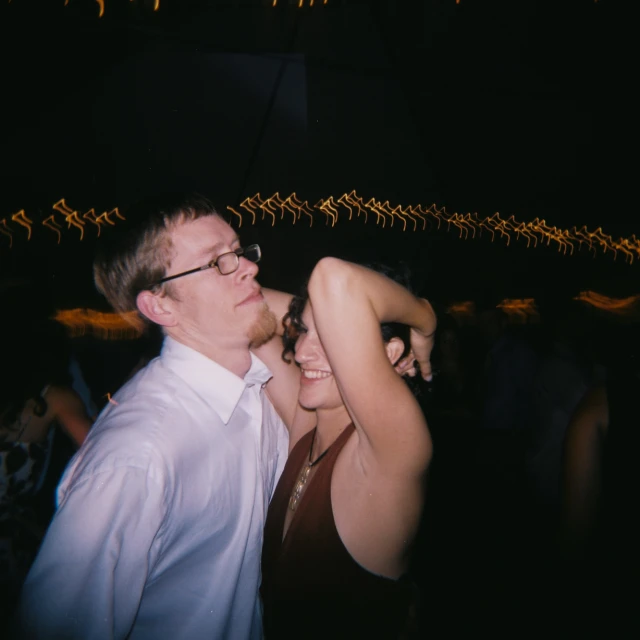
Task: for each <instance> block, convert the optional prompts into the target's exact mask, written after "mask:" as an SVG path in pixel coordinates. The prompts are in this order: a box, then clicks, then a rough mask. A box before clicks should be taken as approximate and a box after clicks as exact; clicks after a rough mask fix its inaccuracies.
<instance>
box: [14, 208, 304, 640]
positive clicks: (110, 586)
mask: <svg viewBox="0 0 640 640" xmlns="http://www.w3.org/2000/svg"><path fill="white" fill-rule="evenodd" d="M128 218H129V219H130V220H136V221H137V226H136V228H135V229H133V230H132V231H130V232H128V234H127V235H126V236H125V237H124V239H123V240H122V241H120V243H119V244H114V246H112V247H111V248H109V249H107V250H106V251H105V252H104V253H103V255H102V256H101V257H100V258H98V259H97V260H96V263H95V265H94V275H95V280H96V284H97V287H98V288H99V290H100V291H101V292H102V293H103V294H104V295H105V296H106V297H107V299H108V300H109V302H110V303H111V304H112V306H113V307H114V308H115V309H116V310H117V311H121V312H123V311H130V310H133V309H136V308H137V310H138V311H139V312H140V314H141V316H142V317H143V318H144V319H145V320H146V321H150V322H153V323H155V324H157V325H160V327H161V328H162V330H163V332H164V335H165V338H164V343H163V347H162V352H161V355H160V356H159V357H158V358H156V359H155V360H153V361H152V362H151V363H149V365H148V366H147V367H145V368H144V369H143V370H142V371H140V372H139V373H138V374H137V375H136V376H135V377H134V378H133V379H132V380H130V381H129V382H128V383H127V384H126V385H125V386H124V387H123V388H122V389H120V391H118V392H117V393H116V394H115V396H114V397H113V399H112V400H111V402H110V404H109V405H108V406H107V408H106V409H105V410H104V411H103V412H102V414H101V416H100V417H99V419H98V421H97V422H96V424H95V425H94V427H93V428H92V430H91V432H90V435H89V437H88V438H87V441H86V443H85V446H83V447H82V449H81V450H80V452H79V453H78V454H77V455H76V456H75V458H74V459H73V461H72V462H71V464H70V465H69V468H68V469H67V471H66V472H65V475H64V478H63V480H62V482H61V484H60V486H59V489H58V505H59V506H58V511H57V513H56V515H55V517H54V519H53V521H52V523H51V526H50V528H49V531H48V533H47V535H46V537H45V539H44V541H43V543H42V546H41V549H40V552H39V555H38V557H37V559H36V561H35V563H34V565H33V567H32V569H31V572H30V574H29V576H28V577H27V580H26V583H25V586H24V590H23V596H22V603H21V610H20V616H19V626H20V633H21V634H22V635H23V636H25V637H32V638H54V637H55V638H61V637H64V638H82V639H83V640H88V639H90V638H125V637H126V638H132V639H136V638H153V639H157V638H173V639H177V638H188V639H195V638H216V639H217V638H233V639H234V640H235V639H236V638H259V637H261V633H262V625H261V614H260V605H259V600H258V587H259V581H260V552H261V546H262V531H263V526H264V519H265V515H266V510H267V505H268V501H269V498H270V496H271V494H272V491H273V489H274V487H275V485H276V482H277V479H278V477H279V475H280V472H281V470H282V466H283V464H284V461H285V459H286V456H287V445H288V434H287V430H286V428H285V424H284V423H283V420H282V419H281V418H280V417H279V415H278V412H279V414H280V415H281V416H282V417H284V418H285V419H287V420H288V421H289V422H291V420H292V418H293V414H294V413H295V411H296V402H295V397H296V395H297V387H296V385H297V384H298V373H297V371H295V367H293V366H291V367H288V366H287V365H286V364H285V363H284V362H282V361H281V360H280V359H279V358H278V359H274V362H275V363H276V366H277V367H278V368H279V369H280V374H279V378H280V380H281V381H282V382H283V383H284V385H285V386H286V384H288V383H290V384H291V386H290V387H289V389H290V390H289V392H288V394H284V395H283V394H279V392H278V388H277V387H275V386H274V389H273V394H274V397H275V398H284V400H283V401H282V402H283V403H282V404H281V405H280V406H278V407H277V408H278V412H276V410H275V408H274V404H273V403H272V402H271V401H270V400H269V399H268V398H267V396H266V394H265V392H264V387H265V385H266V383H267V381H268V380H269V379H270V378H271V372H270V371H269V370H268V369H267V367H266V366H265V365H264V363H263V362H262V361H261V360H259V359H258V358H257V357H255V356H254V355H252V353H251V352H250V347H255V348H257V347H258V346H260V345H262V344H264V343H265V342H266V341H268V340H269V338H271V336H272V335H273V334H274V330H275V328H276V324H277V322H276V317H275V316H274V314H273V313H272V312H271V311H270V310H269V307H268V306H267V304H266V302H265V299H264V297H263V294H262V291H261V289H260V286H259V285H258V283H257V282H256V280H255V276H256V274H257V272H258V267H257V266H256V264H255V263H256V262H257V261H258V260H259V258H260V249H259V247H258V246H257V245H253V246H251V247H245V248H242V247H241V246H240V241H239V239H238V237H237V235H236V233H235V231H234V230H233V229H232V228H231V227H230V226H229V225H228V224H226V223H225V222H224V220H223V219H222V218H221V217H220V216H219V215H218V214H217V213H216V211H215V209H214V208H213V206H212V205H211V203H210V202H208V201H207V200H206V199H205V198H202V197H200V196H187V197H184V198H183V199H179V200H175V201H166V202H161V201H150V202H147V203H144V204H141V205H139V206H138V208H137V210H136V209H133V210H131V211H130V212H129V215H128ZM270 296H271V303H272V304H273V305H274V307H276V308H280V309H281V310H282V311H281V314H284V311H285V310H286V306H287V304H288V301H289V296H286V295H284V294H278V293H277V292H271V294H270ZM263 349H264V348H263ZM276 350H277V352H278V353H279V351H280V346H279V345H277V346H276V347H275V349H274V351H276ZM289 370H291V372H292V373H293V376H291V375H290V374H289ZM275 404H276V405H278V401H277V400H275ZM297 420H298V423H301V424H304V419H303V420H302V421H300V417H298V419H297ZM310 426H311V425H310ZM306 428H307V427H306V426H303V427H302V429H303V430H304V429H306Z"/></svg>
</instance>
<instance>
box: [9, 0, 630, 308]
mask: <svg viewBox="0 0 640 640" xmlns="http://www.w3.org/2000/svg"><path fill="white" fill-rule="evenodd" d="M297 4H298V2H297V0H296V1H295V2H287V1H282V0H279V1H278V3H277V6H276V7H272V6H271V1H270V0H267V1H261V0H237V1H233V0H229V1H218V2H214V1H205V0H180V1H179V2H178V1H176V0H172V1H169V0H160V6H159V9H158V11H153V2H149V1H146V0H134V1H129V0H104V6H105V14H104V16H103V17H102V18H98V10H99V4H98V3H97V2H95V1H93V0H70V1H69V3H68V6H66V7H65V6H64V2H63V0H60V1H56V2H54V1H53V0H51V1H49V0H48V1H47V2H44V1H37V0H12V2H10V3H4V4H3V5H2V6H1V8H0V41H1V44H0V46H1V47H2V56H1V62H0V64H1V65H2V76H1V77H2V87H3V90H2V95H3V100H2V102H3V107H4V116H3V119H2V135H1V139H2V154H1V157H2V163H3V164H2V177H3V179H2V190H1V191H0V221H1V220H2V219H3V218H4V219H5V221H7V224H9V225H10V227H11V230H12V232H13V246H12V248H9V239H8V238H7V237H6V236H3V235H0V269H1V272H0V278H1V279H2V280H7V279H15V278H21V277H32V278H36V279H37V280H38V282H40V283H41V284H42V286H43V287H44V288H46V289H48V291H49V292H50V294H51V295H52V297H53V300H54V304H55V305H56V306H57V307H59V308H68V307H72V306H93V307H104V302H103V301H102V300H101V299H100V298H99V297H98V296H97V294H96V293H95V292H94V289H93V285H92V282H91V268H90V264H91V258H92V255H93V253H94V251H95V236H96V234H95V232H94V231H93V229H91V228H88V227H87V229H86V230H85V239H84V240H83V241H82V242H81V241H80V240H79V235H80V234H79V230H78V229H76V228H70V229H66V228H65V229H64V230H63V234H62V240H61V242H60V243H59V244H58V243H57V242H56V236H55V234H54V233H53V232H52V231H50V230H48V229H45V228H43V227H42V225H41V221H42V220H44V219H45V218H46V217H47V216H49V215H51V213H53V212H52V210H51V205H52V204H53V203H54V202H56V201H58V200H59V199H60V198H65V199H66V202H67V204H68V205H69V206H70V207H72V208H73V209H77V210H78V211H79V212H81V213H82V212H84V211H86V210H87V209H89V208H90V207H95V208H96V210H97V211H104V210H110V209H111V208H113V207H114V206H118V207H120V210H124V208H125V207H126V205H127V203H128V202H130V201H132V200H134V199H136V198H138V197H140V196H144V195H146V194H150V193H154V192H156V191H158V190H165V189H174V188H175V189H178V188H180V189H183V188H193V189H198V190H200V191H202V192H204V193H206V194H207V195H208V196H210V197H211V198H212V199H213V200H214V201H215V202H216V203H217V204H218V205H219V206H220V208H221V209H223V210H224V209H225V207H226V206H227V205H232V206H237V204H238V203H239V202H240V201H241V200H242V199H243V198H244V197H246V196H250V195H253V194H255V193H257V192H260V193H261V194H262V195H263V196H267V195H271V194H273V193H275V192H279V193H280V194H281V195H283V196H285V197H286V196H287V195H289V194H290V193H291V192H293V191H295V192H296V193H297V195H298V197H300V198H301V199H302V200H308V201H309V202H310V203H311V204H314V203H315V202H317V200H318V199H319V198H321V197H322V198H326V197H328V196H330V195H333V196H334V197H335V198H337V197H339V196H340V195H341V194H342V193H344V192H348V191H351V190H352V189H356V190H357V192H358V193H359V195H360V196H362V197H363V198H364V199H365V200H368V199H369V198H371V197H375V198H376V199H378V200H381V201H384V200H387V199H388V200H389V201H390V202H391V203H392V204H402V205H409V204H423V205H424V206H429V205H430V204H432V203H435V204H437V205H438V207H446V210H447V211H449V212H458V213H467V212H477V214H478V215H479V216H480V217H484V216H489V215H492V214H493V213H495V212H497V211H498V212H500V214H501V216H502V217H503V218H508V217H509V216H511V215H513V216H515V218H516V219H517V220H518V221H524V222H527V221H531V220H533V219H534V218H536V217H539V218H544V219H545V220H546V221H547V223H548V224H549V225H555V226H557V227H559V228H571V227H572V226H574V225H575V226H577V227H581V226H582V225H586V226H587V227H588V228H589V229H590V230H595V229H596V228H598V227H602V230H603V232H604V233H605V234H609V235H612V236H613V237H614V238H618V237H620V236H622V237H629V236H631V235H632V234H634V233H636V234H637V232H638V223H637V218H636V211H635V201H634V199H633V196H634V195H635V194H633V193H632V190H635V184H634V181H633V179H632V172H633V174H634V177H635V165H636V164H637V163H636V162H635V161H634V160H633V158H634V154H635V150H636V149H637V144H636V143H637V135H636V131H635V129H636V127H635V119H636V117H635V112H636V108H635V103H634V100H633V99H632V91H633V79H634V78H635V76H636V75H637V74H636V72H635V62H634V61H635V60H636V58H637V56H636V52H635V48H636V46H635V41H636V40H637V38H634V37H632V33H631V29H632V28H633V27H632V25H633V24H634V23H633V21H632V19H631V16H630V15H629V13H628V9H627V8H625V6H627V5H629V4H630V3H624V5H625V6H622V3H614V2H611V1H610V0H599V1H598V2H593V1H588V0H583V1H563V2H557V1H555V2H553V1H551V0H549V1H543V0H519V1H518V2H512V1H509V2H507V1H506V0H505V1H498V0H474V1H471V0H461V1H460V3H459V4H457V3H456V1H455V0H446V1H444V0H443V1H435V0H426V1H418V0H403V2H392V1H391V0H377V1H376V0H372V1H370V2H365V1H353V2H352V1H348V0H328V2H327V4H326V5H323V4H322V1H321V0H320V1H316V2H315V3H314V6H313V7H310V6H309V0H304V3H303V4H304V7H303V8H298V7H297ZM632 113H633V115H632ZM20 209H25V211H26V214H27V216H29V218H30V219H32V220H33V221H34V227H33V233H32V238H31V240H30V241H27V240H26V235H27V232H26V229H24V228H22V227H19V226H17V225H16V224H15V223H11V215H12V214H13V213H15V212H17V211H18V210H20ZM55 216H56V218H57V220H58V223H59V224H60V225H61V226H62V227H66V223H65V222H64V219H63V218H62V217H61V216H60V214H55ZM249 223H250V217H248V216H246V217H245V223H244V224H243V228H242V229H241V234H244V235H243V236H242V237H243V238H247V240H259V241H260V242H261V244H262V245H263V248H264V253H265V257H264V260H263V263H262V265H261V268H262V276H261V280H262V282H263V283H264V284H266V285H270V286H276V287H282V288H289V289H291V288H295V287H297V286H298V284H300V283H301V282H302V281H303V279H304V277H305V276H306V275H307V273H308V271H309V269H310V267H311V266H312V264H313V263H314V261H315V260H316V259H317V258H318V257H320V256H321V255H325V254H335V255H341V256H343V257H347V258H352V259H365V260H371V259H379V260H380V259H381V260H387V261H395V260H399V259H403V260H406V261H407V262H409V263H410V265H411V267H412V268H413V271H414V273H415V278H416V282H417V284H418V287H419V289H420V290H422V291H423V292H424V293H425V294H428V295H430V296H432V297H434V298H435V299H437V300H440V301H442V302H448V301H452V300H464V299H474V298H479V297H490V298H496V299H500V298H501V297H505V296H511V297H535V298H536V299H537V300H541V299H543V298H551V299H553V298H554V297H555V298H563V297H570V296H573V295H575V294H576V293H577V292H579V291H581V290H586V289H593V290H596V291H599V292H601V293H605V294H608V295H613V296H628V295H631V294H635V293H638V289H639V287H638V268H639V267H638V266H637V264H636V263H637V262H640V260H637V261H636V262H634V264H628V263H626V262H625V260H624V257H623V256H618V258H617V260H616V259H614V256H613V255H612V254H611V253H610V252H609V253H603V252H602V251H601V250H600V251H598V252H597V255H595V256H594V254H593V253H592V252H589V251H587V250H585V249H583V250H581V251H578V252H576V253H575V254H574V255H573V256H569V255H563V254H562V252H559V251H558V248H557V245H554V244H552V245H551V246H550V247H541V246H538V248H536V249H527V248H526V242H525V241H524V240H520V241H517V239H516V237H515V235H514V236H513V237H512V239H511V243H510V244H509V246H507V243H506V241H505V240H503V239H499V238H496V239H495V241H494V242H491V238H490V236H489V235H488V234H487V233H484V234H483V235H482V237H480V238H476V239H466V240H465V239H460V238H459V232H458V231H457V230H456V229H455V228H454V227H452V228H451V230H449V231H447V230H446V229H445V228H443V227H442V228H440V229H437V228H436V227H435V226H434V225H430V226H429V228H428V229H427V231H418V232H415V233H414V232H404V233H403V232H402V230H401V229H400V228H399V225H395V227H394V228H389V227H385V228H384V229H382V228H381V227H379V226H378V227H377V226H376V225H375V224H374V223H373V222H372V221H371V219H370V221H369V223H368V224H366V225H365V224H364V222H363V220H362V219H360V220H355V221H351V222H348V221H347V220H346V218H345V217H342V218H340V219H339V221H338V223H337V224H336V225H335V227H327V226H326V225H324V224H323V218H322V216H321V214H318V215H317V217H316V221H315V222H314V225H313V227H312V228H311V229H309V228H308V222H307V221H306V220H305V219H304V218H303V219H302V220H300V221H299V222H298V223H297V224H296V225H295V226H293V225H292V224H291V222H290V221H287V220H286V219H285V220H283V221H280V220H278V222H277V224H275V225H274V226H273V227H271V226H270V222H269V220H266V221H264V222H263V221H259V223H258V224H257V225H256V227H254V228H251V227H250V224H249ZM124 227H125V225H124V224H123V225H122V229H124ZM117 228H118V227H115V228H114V229H117Z"/></svg>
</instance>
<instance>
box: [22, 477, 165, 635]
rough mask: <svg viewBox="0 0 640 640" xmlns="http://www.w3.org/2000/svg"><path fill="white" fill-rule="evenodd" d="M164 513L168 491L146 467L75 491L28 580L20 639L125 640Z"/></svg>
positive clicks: (90, 481) (86, 483)
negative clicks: (164, 493)
mask: <svg viewBox="0 0 640 640" xmlns="http://www.w3.org/2000/svg"><path fill="white" fill-rule="evenodd" d="M163 514H164V505H163V492H162V489H161V487H160V485H159V484H158V483H157V482H156V481H155V480H154V479H152V478H150V477H149V475H148V473H147V470H146V469H138V468H130V467H123V468H117V469H115V470H113V471H109V472H103V473H99V474H97V475H95V476H92V477H89V478H87V479H83V480H82V481H81V482H79V483H78V484H77V485H76V486H73V487H72V488H71V489H70V491H69V493H68V494H67V495H66V496H65V497H64V499H63V501H62V503H61V505H60V507H59V509H58V512H57V513H56V515H55V517H54V519H53V521H52V523H51V525H50V527H49V530H48V532H47V535H46V536H45V538H44V541H43V543H42V545H41V548H40V551H39V553H38V556H37V558H36V560H35V562H34V565H33V567H32V568H31V571H30V572H29V575H28V576H27V580H26V582H25V585H24V588H23V593H22V600H21V604H20V613H19V616H20V617H19V626H20V632H21V634H20V637H24V638H34V639H35V638H37V639H38V640H40V639H45V640H46V639H48V638H66V639H70V640H75V639H78V640H80V639H82V640H91V639H96V640H97V639H102V638H126V637H127V636H128V635H129V633H130V632H131V628H132V625H133V622H134V620H135V617H136V613H137V611H138V606H139V604H140V600H141V597H142V592H143V589H144V586H145V583H146V581H147V578H148V576H149V572H150V571H151V569H152V565H153V563H154V561H155V558H156V550H155V548H154V540H155V537H156V535H157V533H158V529H159V526H160V523H161V522H162V517H163Z"/></svg>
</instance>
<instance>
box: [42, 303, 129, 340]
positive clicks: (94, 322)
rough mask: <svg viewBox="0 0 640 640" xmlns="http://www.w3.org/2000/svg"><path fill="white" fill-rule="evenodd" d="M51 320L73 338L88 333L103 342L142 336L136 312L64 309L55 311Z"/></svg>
mask: <svg viewBox="0 0 640 640" xmlns="http://www.w3.org/2000/svg"><path fill="white" fill-rule="evenodd" d="M53 319H54V320H55V321H56V322H59V323H60V324H62V325H64V326H65V327H66V328H67V330H68V331H69V333H70V334H71V336H73V337H77V336H84V335H86V334H87V333H89V334H91V335H94V336H96V337H98V338H101V339H103V340H124V339H132V338H139V337H140V336H141V335H142V323H141V321H140V317H139V316H138V313H137V312H136V311H130V312H129V313H104V312H102V311H95V310H93V309H65V310H58V311H56V313H55V315H54V317H53Z"/></svg>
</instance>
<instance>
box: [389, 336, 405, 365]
mask: <svg viewBox="0 0 640 640" xmlns="http://www.w3.org/2000/svg"><path fill="white" fill-rule="evenodd" d="M384 348H385V350H386V352H387V357H388V358H389V361H390V362H391V364H393V365H395V363H396V362H397V361H398V360H399V359H400V358H401V356H402V354H403V353H404V342H403V341H402V339H401V338H398V337H395V338H391V340H389V342H387V344H385V345H384Z"/></svg>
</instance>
